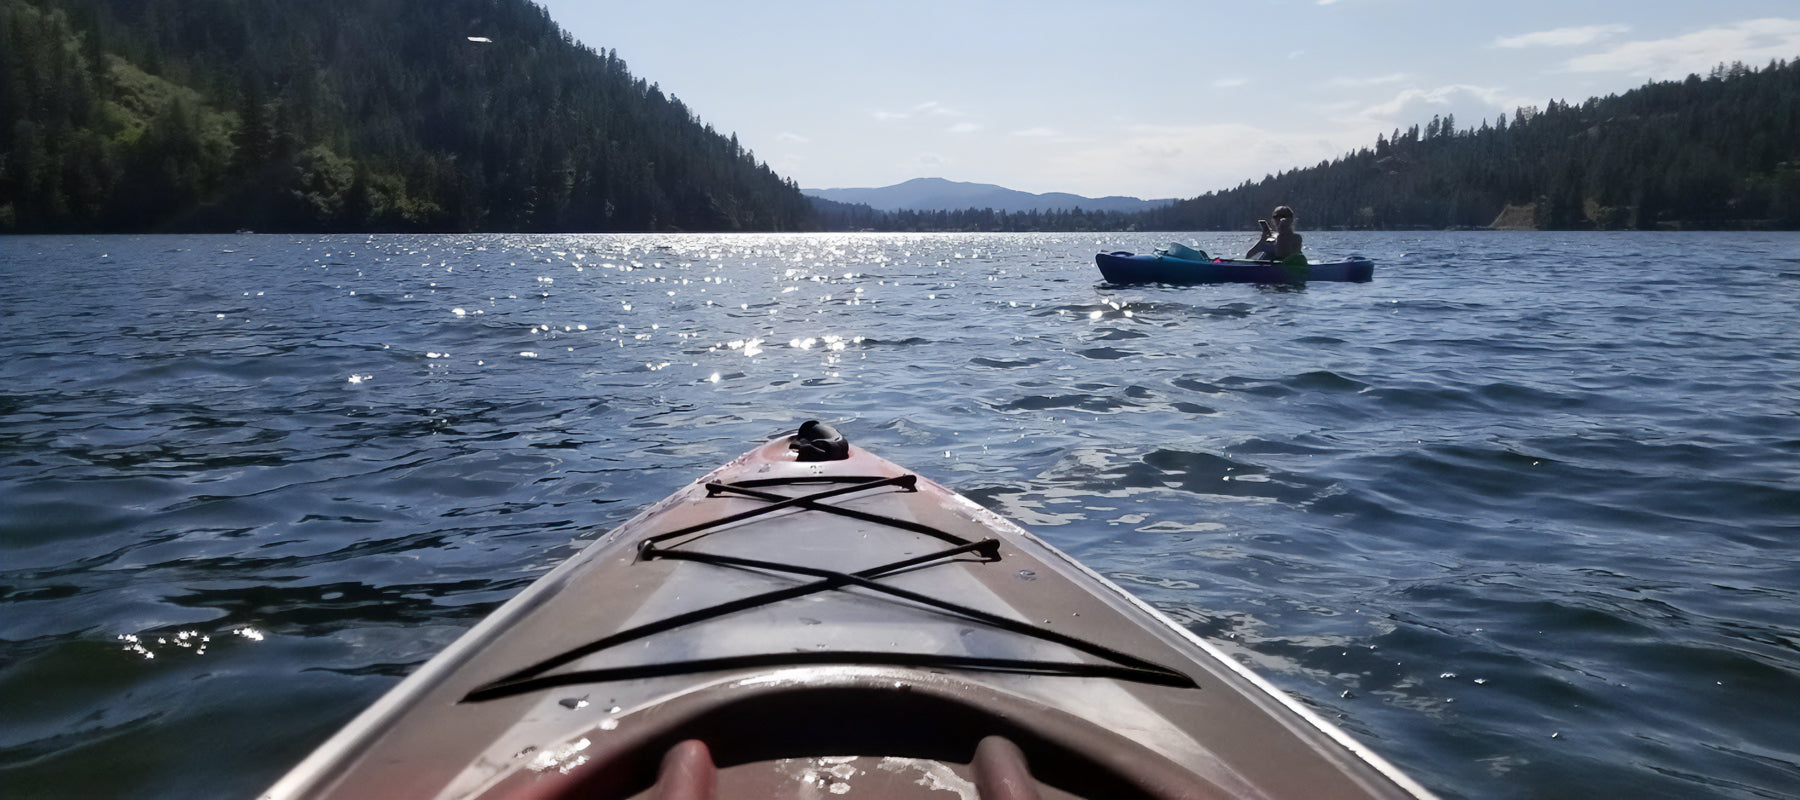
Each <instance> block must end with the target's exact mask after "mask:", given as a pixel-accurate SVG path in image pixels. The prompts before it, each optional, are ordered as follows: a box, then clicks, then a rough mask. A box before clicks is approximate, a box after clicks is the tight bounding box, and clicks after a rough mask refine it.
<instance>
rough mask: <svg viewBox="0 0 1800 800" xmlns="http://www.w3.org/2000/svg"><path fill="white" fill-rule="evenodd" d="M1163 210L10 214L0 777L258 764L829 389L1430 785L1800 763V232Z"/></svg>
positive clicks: (833, 408) (201, 786) (1464, 790)
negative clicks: (163, 230) (1352, 271)
mask: <svg viewBox="0 0 1800 800" xmlns="http://www.w3.org/2000/svg"><path fill="white" fill-rule="evenodd" d="M1168 238H1169V237H1167V236H1152V235H1087V236H1075V235H1014V236H984V235H970V236H960V235H916V236H894V235H844V236H831V235H808V236H465V237H360V236H359V237H286V236H246V237H237V236H225V237H107V238H15V239H9V240H4V241H0V256H3V257H0V277H3V279H4V283H3V284H0V289H3V291H4V294H3V295H0V315H3V316H0V319H3V320H4V329H3V337H0V354H3V355H4V359H3V360H0V481H3V483H0V489H3V498H4V499H3V500H0V603H4V605H5V608H4V611H3V612H0V642H4V648H5V650H4V656H5V657H4V660H3V661H0V708H4V709H6V712H5V714H6V724H5V725H4V726H0V782H3V783H4V785H6V786H8V787H9V788H8V794H9V796H13V795H15V794H16V795H17V796H21V797H40V796H41V797H71V796H130V797H191V796H218V797H226V796H241V797H248V796H253V795H254V794H255V793H256V792H258V791H259V790H260V789H262V788H263V787H264V786H265V785H266V784H267V783H268V782H269V781H271V780H272V779H273V778H274V777H275V776H276V775H277V774H278V773H279V772H280V771H281V770H283V769H284V768H285V767H286V766H288V765H289V764H290V763H292V761H294V760H295V759H297V758H298V757H299V756H300V755H302V754H303V753H304V752H305V751H306V750H308V749H309V748H310V747H312V746H313V745H314V744H316V743H317V742H318V741H319V740H320V739H321V738H322V737H324V736H325V735H327V734H328V733H329V732H330V731H331V730H333V729H335V728H336V726H338V725H341V724H342V723H343V722H344V721H345V720H346V719H347V718H348V717H349V716H350V715H352V714H354V713H355V712H356V711H357V710H359V709H360V708H361V707H363V706H364V705H366V704H367V703H368V702H370V701H371V700H372V699H373V698H374V697H375V696H377V695H378V694H379V693H380V692H381V691H383V690H384V689H385V688H387V687H389V686H391V685H392V684H393V682H394V681H395V680H396V679H397V678H398V676H400V675H403V674H405V673H406V672H407V671H408V670H409V669H411V668H412V667H414V666H416V665H417V664H418V663H419V662H420V661H422V660H423V659H425V658H427V657H429V655H430V654H432V653H433V652H435V651H436V650H438V649H439V648H441V647H443V646H444V645H445V644H447V643H448V642H449V641H450V640H451V639H453V638H454V637H455V636H456V635H457V633H458V632H460V631H461V630H463V629H465V628H466V627H467V626H469V625H471V624H473V622H474V621H475V620H477V619H479V618H480V617H481V616H482V615H483V614H485V613H486V612H487V611H488V610H490V609H491V608H492V607H493V606H494V605H495V604H497V603H499V602H501V601H502V600H504V599H505V598H506V597H509V596H511V595H512V594H513V593H515V592H517V591H518V590H519V589H520V588H521V587H523V586H524V585H525V584H526V583H528V582H529V581H530V580H531V579H532V578H533V577H534V576H536V575H538V574H541V573H542V571H543V570H544V569H546V568H547V567H548V566H550V565H552V564H554V563H556V562H558V561H560V560H562V559H564V558H566V557H568V556H569V555H570V554H572V553H573V552H575V551H576V550H577V549H578V548H579V547H581V546H582V545H583V544H585V543H587V542H590V541H592V540H593V538H594V537H595V536H596V535H597V532H598V531H601V530H604V529H605V528H606V527H607V526H609V525H611V524H614V523H617V522H619V521H621V520H623V519H624V518H625V517H627V516H629V515H630V514H631V513H633V512H634V511H635V510H636V509H637V508H638V507H640V506H641V505H643V504H645V503H647V502H651V501H654V500H655V499H658V498H660V497H661V496H663V495H664V494H666V493H667V492H669V491H670V490H672V489H673V488H674V487H675V486H677V485H679V484H681V483H683V482H686V481H688V480H691V479H692V478H694V477H696V476H698V475H699V474H701V473H702V472H704V471H705V470H707V469H709V468H710V467H712V466H714V465H716V464H718V463H719V462H721V461H723V460H725V459H727V458H729V457H732V456H734V455H736V454H738V453H740V452H742V451H743V450H745V449H747V448H748V447H749V446H751V445H752V444H753V443H755V442H757V441H760V440H762V439H765V438H767V437H769V436H772V435H775V434H777V433H779V432H782V431H785V430H788V429H790V428H792V427H793V426H794V425H795V424H797V423H798V422H799V421H801V420H803V419H806V418H812V417H817V418H823V419H827V420H831V421H833V422H835V423H838V424H839V425H841V426H842V427H843V428H845V429H846V430H847V431H848V432H849V433H850V434H851V436H852V438H853V439H854V440H855V441H857V442H858V443H859V444H862V445H865V446H867V447H870V448H872V449H874V450H876V451H877V452H879V453H881V454H882V455H885V456H887V457H889V458H891V459H893V460H896V461H898V462H900V463H903V464H906V465H908V466H911V467H913V468H915V469H917V470H919V471H921V472H924V473H925V474H927V475H930V476H932V477H934V478H937V479H938V480H941V481H943V482H945V483H948V484H950V485H951V486H952V487H954V488H957V489H958V490H960V491H963V492H965V493H967V494H969V495H970V496H971V497H973V498H975V499H976V500H977V501H978V502H981V503H983V504H984V505H987V506H989V507H991V508H994V509H996V510H999V511H1001V512H1002V513H1005V514H1007V515H1008V516H1010V517H1013V518H1014V519H1017V520H1019V521H1020V522H1022V523H1024V524H1025V525H1026V526H1027V527H1030V528H1033V529H1034V530H1036V531H1037V532H1038V533H1040V534H1042V535H1044V536H1045V537H1046V538H1048V539H1050V540H1051V541H1052V542H1054V543H1055V544H1057V545H1058V546H1060V547H1062V548H1064V549H1065V550H1067V551H1069V552H1070V553H1071V554H1073V555H1075V556H1076V557H1078V558H1080V559H1082V560H1083V561H1085V562H1087V563H1089V564H1090V565H1092V566H1094V567H1095V568H1096V569H1099V570H1100V571H1102V572H1104V573H1106V574H1107V575H1109V576H1110V577H1112V578H1113V579H1114V580H1116V581H1118V582H1120V583H1121V584H1122V585H1125V586H1126V587H1127V588H1130V589H1131V590H1132V591H1134V592H1137V593H1139V594H1140V595H1141V596H1143V597H1145V598H1146V599H1148V600H1150V601H1151V602H1152V603H1154V604H1156V605H1157V606H1158V607H1160V608H1162V609H1164V610H1165V611H1167V612H1168V613H1169V614H1170V615H1171V616H1173V617H1175V618H1176V619H1178V620H1180V621H1181V622H1183V623H1184V624H1186V625H1188V626H1189V627H1191V628H1192V629H1193V630H1195V631H1197V632H1199V633H1201V634H1202V635H1204V636H1207V637H1208V638H1210V639H1212V640H1214V641H1217V642H1220V643H1222V644H1223V645H1224V646H1226V647H1227V648H1228V649H1229V650H1230V652H1232V653H1233V654H1234V655H1235V656H1237V657H1239V658H1242V659H1244V660H1245V661H1247V662H1248V663H1250V664H1252V665H1253V666H1255V667H1257V668H1258V669H1260V670H1262V671H1263V672H1264V673H1265V674H1267V675H1269V676H1270V677H1271V678H1272V679H1273V680H1274V681H1275V682H1277V683H1278V684H1280V685H1282V686H1284V687H1286V688H1288V689H1290V690H1292V691H1294V692H1295V693H1296V694H1298V695H1299V696H1301V697H1302V698H1303V699H1304V700H1305V701H1306V702H1307V703H1309V704H1310V705H1312V706H1313V707H1314V708H1316V709H1318V710H1320V711H1321V712H1322V713H1323V714H1324V715H1325V716H1327V717H1328V718H1332V719H1335V720H1337V721H1338V722H1339V723H1340V724H1342V725H1343V726H1344V727H1345V728H1347V729H1348V730H1350V731H1351V732H1352V733H1353V734H1354V735H1356V736H1358V737H1359V738H1362V739H1363V740H1365V741H1367V742H1369V743H1371V744H1372V745H1373V746H1374V747H1375V748H1376V749H1377V750H1378V751H1380V752H1382V753H1383V754H1384V755H1386V756H1388V757H1389V758H1390V759H1391V760H1393V761H1395V762H1397V763H1399V764H1400V765H1402V766H1403V767H1404V768H1406V769H1407V770H1409V771H1411V772H1412V773H1414V774H1415V775H1416V776H1417V777H1419V778H1420V779H1421V780H1423V781H1424V782H1425V783H1426V784H1428V785H1430V786H1431V787H1432V788H1434V789H1435V790H1437V791H1439V792H1441V793H1443V794H1445V795H1446V796H1451V797H1518V798H1537V797H1573V796H1580V797H1594V796H1621V795H1640V796H1649V797H1732V798H1749V797H1772V796H1781V795H1783V794H1784V793H1790V792H1791V790H1792V788H1793V787H1794V786H1796V785H1800V766H1796V765H1797V764H1800V748H1797V747H1796V745H1795V742H1797V741H1800V729H1797V727H1796V724H1795V723H1794V722H1793V721H1792V719H1791V717H1792V714H1791V710H1790V709H1788V706H1789V705H1791V701H1792V699H1793V698H1794V697H1800V676H1797V673H1800V655H1797V654H1796V650H1797V649H1800V631H1797V629H1796V625H1795V624H1794V622H1793V620H1792V609H1793V607H1794V605H1795V600H1796V591H1797V590H1800V559H1796V557H1795V549H1796V545H1795V537H1796V534H1797V533H1800V478H1797V477H1796V470H1795V468H1794V464H1795V463H1796V456H1797V455H1800V421H1797V419H1796V414H1795V409H1796V408H1800V378H1797V377H1796V376H1800V344H1797V343H1796V340H1795V339H1794V338H1793V337H1792V336H1789V335H1787V333H1786V331H1787V328H1788V326H1789V324H1790V323H1791V317H1792V312H1793V309H1794V308H1796V307H1797V304H1796V301H1797V300H1800V256H1797V255H1796V254H1800V237H1796V236H1794V235H1791V234H1779V235H1730V236H1725V235H1707V234H1683V235H1646V234H1623V235H1601V234H1588V235H1553V234H1517V235H1510V234H1480V233H1470V234H1435V233H1434V234H1337V233H1330V232H1318V233H1313V234H1310V235H1309V236H1308V242H1309V245H1310V246H1312V247H1314V248H1319V249H1320V252H1317V253H1316V254H1315V255H1319V256H1330V255H1341V254H1345V253H1349V252H1358V253H1361V254H1364V255H1368V256H1370V257H1372V258H1374V259H1376V261H1377V262H1378V263H1379V264H1380V267H1379V268H1378V270H1377V273H1376V280H1375V281H1374V282H1373V283H1370V284H1361V285H1333V284H1317V285H1314V286H1310V287H1307V288H1305V289H1302V290H1283V289H1266V288H1256V287H1246V286H1221V287H1193V288H1185V289H1176V288H1168V287H1112V286H1106V285H1103V284H1100V283H1099V282H1098V275H1097V273H1096V271H1095V270H1094V268H1093V266H1092V255H1093V253H1095V252H1098V251H1110V250H1120V249H1125V250H1137V251H1140V252H1142V251H1147V250H1149V249H1150V248H1152V247H1154V246H1156V245H1158V244H1161V243H1163V242H1164V241H1166V240H1167V239H1168ZM1182 238H1183V239H1184V241H1187V242H1188V243H1190V244H1195V245H1198V246H1200V247H1203V248H1212V249H1230V247H1232V246H1233V243H1235V242H1237V241H1238V240H1239V239H1241V238H1243V237H1242V236H1237V235H1214V234H1200V235H1195V236H1189V237H1182Z"/></svg>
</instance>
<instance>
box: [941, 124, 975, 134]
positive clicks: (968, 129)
mask: <svg viewBox="0 0 1800 800" xmlns="http://www.w3.org/2000/svg"><path fill="white" fill-rule="evenodd" d="M948 130H949V131H950V132H951V133H958V134H964V133H977V132H980V130H981V126H980V125H977V124H975V123H973V122H958V123H956V124H955V125H951V126H950V127H949V129H948Z"/></svg>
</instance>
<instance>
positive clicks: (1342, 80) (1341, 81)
mask: <svg viewBox="0 0 1800 800" xmlns="http://www.w3.org/2000/svg"><path fill="white" fill-rule="evenodd" d="M1408 77H1410V76H1408V75H1407V74H1406V73H1404V72H1396V73H1393V74H1391V75H1376V76H1373V77H1368V78H1350V77H1343V76H1340V77H1336V78H1332V79H1331V80H1328V81H1326V82H1325V85H1326V86H1341V87H1345V88H1355V87H1359V86H1381V85H1384V84H1389V83H1399V82H1401V81H1403V80H1406V79H1407V78H1408Z"/></svg>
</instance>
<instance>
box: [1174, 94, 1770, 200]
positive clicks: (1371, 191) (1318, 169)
mask: <svg viewBox="0 0 1800 800" xmlns="http://www.w3.org/2000/svg"><path fill="white" fill-rule="evenodd" d="M1280 203H1286V204H1289V205H1292V206H1294V207H1295V208H1297V209H1299V210H1300V213H1301V216H1302V217H1303V219H1304V221H1305V224H1306V225H1307V226H1311V227H1328V226H1345V227H1356V228H1398V227H1428V228H1444V227H1458V226H1469V227H1475V226H1486V225H1490V224H1493V223H1495V221H1496V220H1497V219H1498V218H1500V216H1501V214H1502V212H1503V211H1506V210H1507V209H1508V207H1511V208H1512V213H1510V214H1509V215H1508V217H1509V219H1508V220H1506V222H1510V223H1512V224H1513V225H1516V226H1520V227H1537V228H1546V229H1582V228H1602V229H1618V228H1640V229H1654V228H1659V227H1676V228H1710V229H1717V228H1752V227H1754V228H1785V229H1793V228H1800V61H1793V62H1777V63H1774V64H1770V65H1769V66H1768V67H1767V68H1764V69H1760V70H1757V69H1751V68H1748V67H1745V66H1744V65H1742V64H1734V65H1731V66H1728V67H1724V66H1722V67H1719V68H1718V69H1715V70H1713V72H1712V74H1711V75H1710V76H1709V77H1707V78H1701V77H1699V76H1690V77H1689V78H1688V79H1687V80H1685V81H1677V82H1664V83H1652V84H1649V85H1646V86H1643V87H1641V88H1638V89H1635V90H1632V91H1629V92H1626V93H1625V94H1623V95H1610V96H1607V97H1604V98H1595V99H1589V100H1587V101H1586V102H1583V103H1581V104H1580V105H1574V104H1569V103H1564V102H1560V101H1551V102H1550V103H1549V105H1548V106H1547V107H1546V108H1544V109H1542V110H1541V111H1540V110H1538V109H1535V108H1523V109H1519V110H1518V111H1517V112H1516V113H1515V114H1514V115H1513V116H1512V118H1511V119H1510V120H1509V119H1507V118H1506V117H1505V116H1502V117H1500V118H1499V119H1498V120H1497V121H1496V122H1494V123H1493V124H1488V123H1487V122H1485V121H1484V122H1483V123H1482V124H1481V125H1480V126H1478V127H1475V128H1465V127H1459V126H1458V125H1457V122H1456V120H1455V119H1453V118H1445V119H1433V120H1432V121H1431V122H1430V124H1428V125H1426V126H1425V128H1424V130H1423V131H1421V130H1420V129H1419V128H1418V127H1417V126H1414V127H1412V128H1411V129H1409V130H1406V131H1404V132H1401V131H1395V132H1394V134H1393V135H1392V136H1383V137H1381V138H1380V139H1379V140H1377V141H1376V143H1375V147H1374V148H1373V149H1364V150H1360V151H1358V152H1356V153H1353V154H1350V155H1348V156H1345V157H1343V158H1341V159H1339V160H1337V161H1334V162H1331V163H1322V164H1319V165H1318V166H1315V167H1312V168H1309V169H1302V170H1295V171H1292V172H1287V173H1283V174H1281V175H1278V176H1275V177H1273V178H1270V179H1267V180H1263V181H1261V182H1258V183H1255V184H1246V185H1244V186H1240V187H1237V188H1235V189H1231V190H1229V191H1223V192H1217V193H1211V194H1206V195H1203V196H1201V197H1198V198H1195V199H1192V200H1186V201H1182V202H1178V203H1176V204H1175V205H1174V206H1171V207H1169V208H1168V209H1165V210H1163V211H1161V212H1152V213H1150V214H1148V215H1145V219H1144V222H1143V224H1144V225H1145V226H1146V227H1151V228H1157V229H1164V230H1218V229H1233V228H1241V227H1245V226H1244V221H1245V220H1253V219H1256V218H1258V217H1263V216H1267V215H1268V211H1269V209H1270V208H1271V207H1273V206H1275V205H1277V204H1280Z"/></svg>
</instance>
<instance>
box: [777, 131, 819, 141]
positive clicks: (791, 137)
mask: <svg viewBox="0 0 1800 800" xmlns="http://www.w3.org/2000/svg"><path fill="white" fill-rule="evenodd" d="M775 141H778V142H792V143H794V144H811V143H812V139H810V138H807V137H805V136H802V135H800V134H798V133H794V132H793V131H782V132H781V133H778V134H776V135H775Z"/></svg>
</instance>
